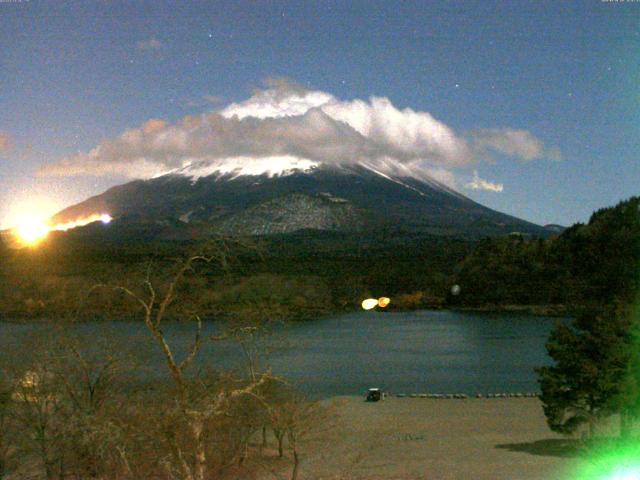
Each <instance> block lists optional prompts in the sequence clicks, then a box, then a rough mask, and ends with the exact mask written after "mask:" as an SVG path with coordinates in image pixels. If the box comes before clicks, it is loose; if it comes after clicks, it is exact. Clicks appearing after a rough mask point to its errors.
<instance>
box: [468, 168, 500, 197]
mask: <svg viewBox="0 0 640 480" xmlns="http://www.w3.org/2000/svg"><path fill="white" fill-rule="evenodd" d="M464 188H469V189H471V190H489V191H490V192H502V190H504V185H502V184H501V183H492V182H489V181H487V180H483V179H482V178H480V175H478V171H477V170H474V171H473V180H471V181H470V182H468V183H465V185H464Z"/></svg>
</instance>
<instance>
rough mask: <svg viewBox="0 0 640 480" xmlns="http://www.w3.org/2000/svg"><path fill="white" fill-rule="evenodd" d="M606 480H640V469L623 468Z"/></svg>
mask: <svg viewBox="0 0 640 480" xmlns="http://www.w3.org/2000/svg"><path fill="white" fill-rule="evenodd" d="M606 480H640V467H627V468H625V467H623V468H621V469H620V470H616V471H615V472H613V474H612V475H611V476H610V477H607V479H606Z"/></svg>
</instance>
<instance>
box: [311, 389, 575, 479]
mask: <svg viewBox="0 0 640 480" xmlns="http://www.w3.org/2000/svg"><path fill="white" fill-rule="evenodd" d="M332 402H333V403H334V404H335V410H334V414H333V415H332V417H333V419H334V420H333V422H332V423H333V424H332V425H329V424H327V425H325V428H323V429H322V430H321V431H320V432H319V433H316V434H315V435H314V438H311V437H310V438H309V439H307V441H306V442H305V445H303V449H302V450H303V451H302V459H303V460H302V464H301V467H300V468H301V470H300V476H299V479H300V480H305V479H387V480H390V479H398V480H399V479H403V480H405V479H406V480H410V479H411V480H412V479H429V480H444V479H447V480H449V479H456V480H465V479H473V480H482V479H487V480H489V479H491V480H500V479H504V480H520V479H523V480H533V479H538V480H564V479H566V478H570V476H569V477H567V474H566V473H563V472H566V471H567V469H569V471H570V469H571V466H572V463H573V462H575V461H576V460H575V459H574V458H572V455H570V454H567V446H571V445H572V443H573V442H572V441H570V440H565V439H562V437H559V436H558V435H555V434H553V433H552V432H550V430H549V429H548V427H547V425H546V423H545V418H544V414H543V412H542V407H541V404H540V402H539V400H538V399H535V398H507V399H466V400H453V399H450V400H435V399H422V398H388V399H387V400H385V401H383V402H377V403H367V402H364V401H363V399H362V398H356V397H339V398H336V399H333V400H332Z"/></svg>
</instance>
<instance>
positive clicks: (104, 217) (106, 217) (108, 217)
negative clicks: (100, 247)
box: [100, 213, 113, 225]
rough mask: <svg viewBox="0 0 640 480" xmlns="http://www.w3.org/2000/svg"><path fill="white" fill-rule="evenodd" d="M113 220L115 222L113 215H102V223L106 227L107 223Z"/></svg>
mask: <svg viewBox="0 0 640 480" xmlns="http://www.w3.org/2000/svg"><path fill="white" fill-rule="evenodd" d="M111 220H113V217H112V216H111V215H109V214H108V213H103V214H102V215H100V221H101V222H102V223H104V224H105V225H106V224H107V223H111Z"/></svg>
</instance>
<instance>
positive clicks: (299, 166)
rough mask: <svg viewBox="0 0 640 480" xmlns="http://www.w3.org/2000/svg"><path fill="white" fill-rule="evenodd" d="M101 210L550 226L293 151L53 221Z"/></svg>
mask: <svg viewBox="0 0 640 480" xmlns="http://www.w3.org/2000/svg"><path fill="white" fill-rule="evenodd" d="M267 160H268V161H267ZM294 160H295V159H294ZM95 212H107V213H109V214H110V215H111V216H112V217H114V218H115V219H116V221H118V220H119V221H128V222H162V221H166V220H178V221H181V222H183V223H190V224H199V225H200V224H206V225H208V226H210V230H212V231H218V232H223V233H227V234H269V233H288V232H293V231H296V230H301V229H316V230H336V231H356V230H357V231H366V230H368V229H380V228H391V229H396V230H403V231H407V232H413V233H429V234H444V235H462V236H483V235H501V234H507V233H510V232H513V231H518V232H522V233H529V234H533V235H546V234H547V232H546V230H545V229H544V228H543V227H540V226H538V225H534V224H532V223H529V222H526V221H523V220H520V219H517V218H515V217H511V216H508V215H505V214H502V213H499V212H496V211H494V210H491V209H489V208H486V207H483V206H482V205H479V204H478V203H476V202H474V201H472V200H470V199H469V198H467V197H465V196H463V195H461V194H459V193H458V192H456V191H454V190H452V189H451V188H449V187H447V186H445V185H443V184H441V183H439V182H437V181H436V180H433V179H431V178H428V177H425V176H416V175H413V174H412V172H411V171H406V172H403V171H402V170H401V169H395V171H394V169H393V168H386V169H384V165H383V167H380V166H379V165H370V164H366V163H361V164H355V165H354V164H352V165H348V166H347V165H344V164H342V165H338V164H336V165H326V164H325V165H318V164H314V163H313V162H302V163H301V162H299V161H298V162H292V161H290V159H288V158H286V157H274V158H270V159H262V161H254V162H253V163H251V162H247V161H245V159H238V162H237V163H236V164H234V163H233V162H229V161H228V160H227V161H225V163H224V164H220V165H215V164H207V165H200V164H197V163H194V164H188V165H185V166H184V167H183V168H181V169H179V170H174V171H172V172H168V173H166V174H164V175H162V176H159V177H156V178H153V179H149V180H137V181H133V182H130V183H127V184H124V185H120V186H117V187H113V188H111V189H109V190H108V191H106V192H104V193H103V194H101V195H98V196H96V197H92V198H89V199H88V200H86V201H84V202H81V203H79V204H77V205H74V206H72V207H69V208H67V209H65V210H62V211H61V212H59V213H58V214H56V216H55V217H54V221H56V222H63V221H68V220H73V219H76V218H80V217H84V216H88V215H90V214H92V213H95Z"/></svg>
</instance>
